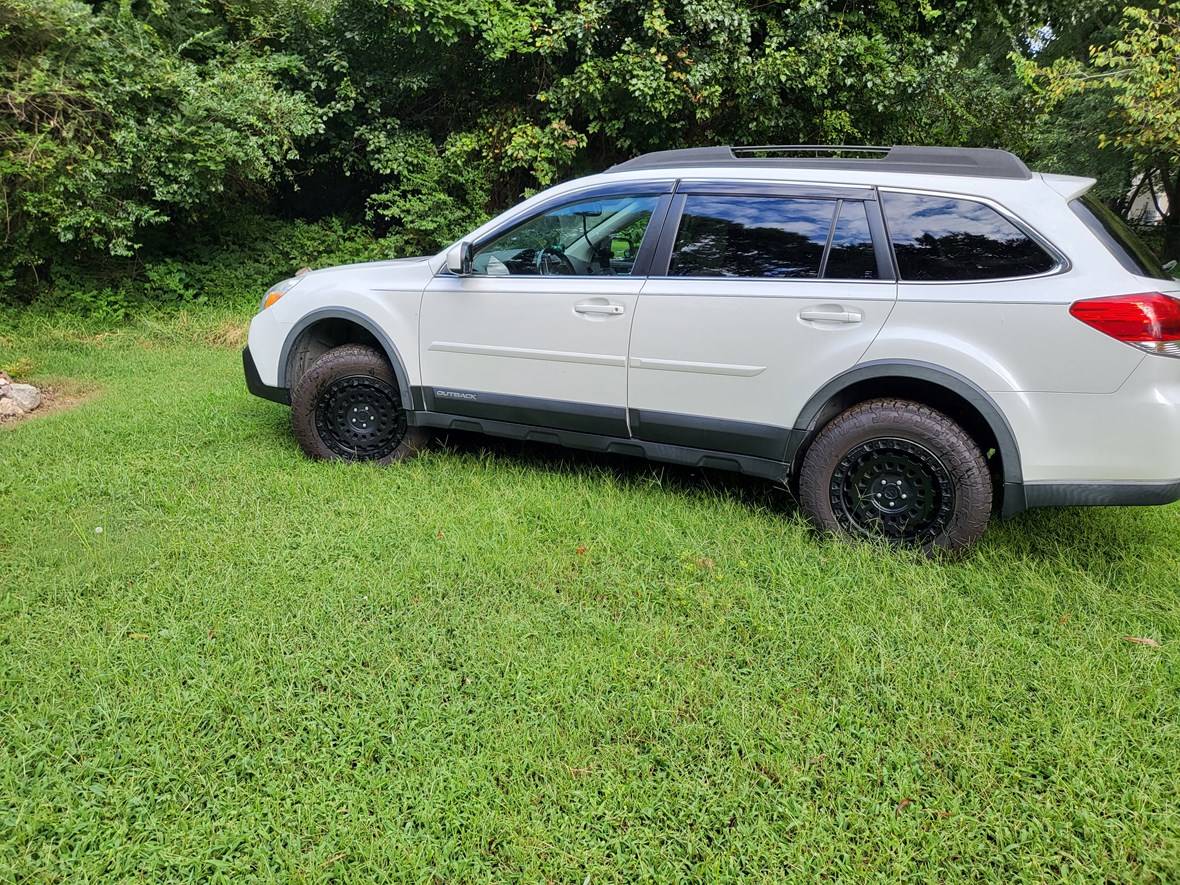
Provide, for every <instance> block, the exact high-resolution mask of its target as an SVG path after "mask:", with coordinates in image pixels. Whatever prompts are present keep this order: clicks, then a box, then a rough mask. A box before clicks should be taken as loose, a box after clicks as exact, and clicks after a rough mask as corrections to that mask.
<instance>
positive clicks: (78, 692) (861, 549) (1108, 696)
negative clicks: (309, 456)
mask: <svg viewBox="0 0 1180 885" xmlns="http://www.w3.org/2000/svg"><path fill="white" fill-rule="evenodd" d="M232 331H233V330H232V328H231V329H230V333H227V332H225V331H224V330H223V329H220V328H219V326H218V321H217V319H216V318H214V317H211V316H201V315H198V316H191V315H190V316H187V317H185V316H182V317H179V318H176V319H171V320H156V321H153V322H148V321H138V322H136V323H134V324H132V325H130V326H128V327H125V328H123V329H119V330H116V331H112V332H105V333H100V332H98V331H96V330H94V329H89V328H87V327H85V326H83V325H77V324H73V323H69V322H60V321H59V322H57V323H56V324H55V323H51V322H47V321H41V320H28V319H21V320H19V321H17V319H16V318H15V317H14V315H12V314H7V315H0V365H5V364H7V365H10V366H11V365H13V364H18V365H20V367H21V368H22V370H23V371H25V372H26V373H28V374H29V375H30V376H31V377H33V378H34V379H39V380H41V381H47V382H49V383H53V384H56V385H58V386H59V387H64V388H65V389H67V390H73V391H75V392H76V393H77V392H81V393H87V394H88V395H87V397H86V398H85V399H84V401H83V402H81V404H79V405H77V406H76V407H74V408H72V409H68V410H61V411H58V412H56V413H54V414H48V415H45V416H43V417H39V418H36V419H34V420H29V421H26V422H24V423H22V424H19V425H16V426H8V427H0V880H2V881H8V880H12V879H15V880H22V879H25V878H30V879H33V880H38V881H39V880H53V879H57V878H70V879H79V880H97V879H131V878H136V877H142V878H145V879H148V880H157V881H158V880H163V879H167V880H184V879H202V880H205V879H210V878H224V879H230V878H240V877H243V876H261V877H265V878H279V879H294V880H301V881H302V880H308V881H319V880H328V879H339V880H352V881H368V880H372V879H375V878H376V879H395V880H414V881H431V880H432V879H433V880H434V881H458V880H473V879H474V880H504V879H525V880H530V881H542V880H546V879H551V880H556V881H562V882H576V883H581V882H584V881H590V882H600V881H634V880H642V879H650V880H660V881H667V880H674V879H683V878H692V879H707V880H719V879H739V878H747V879H764V878H768V877H780V876H781V877H787V878H794V879H796V880H800V881H810V880H813V879H815V878H818V877H821V876H823V877H829V878H830V877H837V876H842V877H849V878H865V877H875V878H880V879H885V880H895V879H900V878H911V879H922V880H926V879H929V880H941V881H945V880H948V879H957V878H960V877H973V878H986V879H991V880H994V881H1003V882H1009V881H1014V880H1044V879H1058V878H1066V879H1087V880H1135V881H1148V882H1150V881H1161V882H1162V881H1168V880H1170V881H1176V879H1177V877H1180V508H1178V507H1170V508H1166V509H1127V510H1116V509H1095V510H1083V509H1076V510H1063V511H1044V512H1033V513H1028V514H1026V515H1024V516H1022V517H1020V518H1018V519H1016V520H1014V521H1011V522H1008V523H1003V524H1000V525H998V526H995V527H993V529H992V531H991V532H990V533H989V534H988V536H987V538H986V539H985V541H984V542H983V544H982V545H981V546H980V547H978V548H977V549H976V550H975V551H974V552H972V553H971V554H969V555H968V556H966V557H965V558H963V559H962V560H960V561H956V562H935V563H931V562H926V561H923V560H921V559H919V558H917V557H916V556H913V555H910V554H904V553H889V552H882V551H880V550H877V549H873V548H871V547H868V546H858V547H846V546H842V545H840V544H838V543H834V542H831V541H824V540H818V539H817V538H816V537H814V536H813V534H812V533H811V532H810V531H809V530H808V528H807V526H806V525H805V523H804V521H803V520H802V518H801V517H800V516H799V515H798V514H797V513H796V512H795V511H794V509H793V507H792V506H791V504H790V502H789V500H788V499H787V498H786V497H785V495H783V494H781V493H777V492H775V491H773V490H771V489H769V488H767V487H765V486H761V485H759V484H756V483H749V482H742V481H738V480H734V479H730V478H727V477H724V476H721V475H713V474H707V475H701V474H699V473H696V472H692V471H687V470H681V469H674V468H665V467H659V466H653V465H645V464H643V463H640V462H631V461H625V460H621V459H619V460H616V459H607V458H598V457H591V456H583V455H578V454H572V453H568V452H562V451H560V450H557V449H550V448H545V447H540V446H524V445H517V444H508V443H498V442H485V441H480V440H478V439H474V438H471V437H462V438H458V437H451V438H450V439H449V440H446V441H442V442H440V443H438V444H436V445H434V446H433V447H432V449H431V450H430V451H429V452H427V453H426V454H425V455H424V456H422V457H421V458H419V459H418V460H416V461H414V462H412V463H408V464H405V465H401V466H397V467H394V468H390V469H374V468H370V467H368V466H364V465H359V466H358V465H352V466H349V465H340V464H323V463H313V462H310V461H308V460H306V459H304V458H303V457H302V456H301V454H300V452H299V451H298V449H297V448H296V446H295V444H294V442H293V440H292V438H291V435H290V432H289V429H288V423H287V420H288V416H287V410H286V409H285V408H283V407H281V406H277V405H274V404H270V403H267V402H264V401H262V400H258V399H254V398H252V397H250V396H249V395H248V394H247V393H246V391H245V389H244V387H243V383H242V378H241V363H240V357H239V353H238V350H236V349H234V348H233V347H232V346H227V344H228V345H232V343H233V341H232V339H233V335H232V334H231V333H232ZM64 379H70V380H69V381H68V382H67V381H66V380H64ZM100 529H101V531H100ZM1126 636H1140V637H1151V638H1154V639H1155V640H1157V641H1158V642H1159V643H1160V645H1159V647H1151V646H1145V645H1138V644H1132V643H1130V642H1127V641H1125V640H1124V638H1123V637H1126Z"/></svg>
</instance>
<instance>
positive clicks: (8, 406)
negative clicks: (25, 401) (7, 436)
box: [0, 396, 25, 418]
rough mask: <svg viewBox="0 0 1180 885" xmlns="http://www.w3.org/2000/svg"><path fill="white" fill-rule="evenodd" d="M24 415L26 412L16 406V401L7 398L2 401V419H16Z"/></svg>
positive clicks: (0, 401) (0, 409) (0, 413)
mask: <svg viewBox="0 0 1180 885" xmlns="http://www.w3.org/2000/svg"><path fill="white" fill-rule="evenodd" d="M24 413H25V410H24V409H22V408H21V407H20V406H18V405H17V404H16V400H14V399H11V398H10V397H7V396H6V397H4V398H3V399H0V418H15V417H19V416H20V415H23V414H24Z"/></svg>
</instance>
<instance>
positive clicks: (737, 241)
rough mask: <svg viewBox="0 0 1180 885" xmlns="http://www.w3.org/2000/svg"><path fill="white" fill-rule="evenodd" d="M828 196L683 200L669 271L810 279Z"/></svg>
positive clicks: (823, 236)
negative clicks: (819, 198) (825, 197)
mask: <svg viewBox="0 0 1180 885" xmlns="http://www.w3.org/2000/svg"><path fill="white" fill-rule="evenodd" d="M835 207H836V202H835V201H834V200H811V199H800V198H795V197H747V196H708V195H703V194H691V195H689V196H688V197H686V198H685V201H684V211H683V213H682V215H681V219H680V229H679V231H677V234H676V244H675V246H674V247H673V250H672V261H671V265H670V267H669V270H668V272H669V274H671V275H672V276H691V277H774V278H815V277H818V276H819V270H820V261H821V259H822V258H823V254H824V246H825V245H826V244H827V240H828V232H829V231H830V230H831V227H832V217H833V215H834V214H835Z"/></svg>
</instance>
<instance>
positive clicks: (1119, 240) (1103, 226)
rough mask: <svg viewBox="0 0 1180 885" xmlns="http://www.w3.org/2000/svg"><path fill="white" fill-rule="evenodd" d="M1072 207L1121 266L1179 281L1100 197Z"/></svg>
mask: <svg viewBox="0 0 1180 885" xmlns="http://www.w3.org/2000/svg"><path fill="white" fill-rule="evenodd" d="M1069 206H1070V208H1071V209H1073V211H1074V213H1075V214H1076V215H1077V216H1078V217H1079V218H1080V219H1082V221H1084V222H1085V223H1086V227H1088V228H1090V230H1091V231H1093V233H1094V234H1095V236H1097V237H1098V239H1100V240H1101V241H1102V244H1103V245H1104V246H1106V248H1107V249H1108V250H1109V251H1110V253H1111V254H1112V255H1113V256H1114V257H1115V258H1117V259H1118V262H1119V264H1121V265H1122V266H1123V267H1125V268H1126V269H1127V270H1129V271H1130V272H1131V273H1133V274H1139V275H1140V276H1144V277H1155V278H1156V279H1157V280H1168V281H1169V282H1171V281H1174V280H1175V277H1173V276H1172V275H1171V274H1170V273H1168V272H1167V271H1166V270H1164V267H1163V265H1162V264H1160V260H1159V259H1158V258H1156V257H1155V255H1154V254H1153V253H1152V251H1151V249H1150V248H1148V245H1147V244H1146V243H1145V242H1143V240H1141V239H1139V236H1138V235H1137V234H1136V233H1135V232H1134V231H1133V230H1131V228H1129V227H1127V225H1126V224H1125V223H1124V222H1123V220H1122V219H1121V218H1119V217H1118V215H1116V214H1115V213H1114V212H1112V211H1111V210H1110V209H1109V208H1108V207H1107V206H1106V204H1105V203H1103V202H1102V201H1101V200H1099V199H1098V198H1097V197H1095V196H1093V195H1092V194H1085V195H1083V196H1081V197H1079V198H1078V199H1076V200H1073V201H1072V202H1071V203H1070V204H1069Z"/></svg>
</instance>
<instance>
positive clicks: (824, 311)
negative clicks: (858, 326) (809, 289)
mask: <svg viewBox="0 0 1180 885" xmlns="http://www.w3.org/2000/svg"><path fill="white" fill-rule="evenodd" d="M799 319H801V320H803V321H804V322H806V323H859V322H860V321H861V320H863V319H864V314H863V313H862V312H861V311H859V310H857V309H856V308H852V309H851V310H849V309H847V308H843V307H838V306H836V305H831V306H828V305H824V306H822V307H805V308H803V310H801V311H799Z"/></svg>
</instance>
